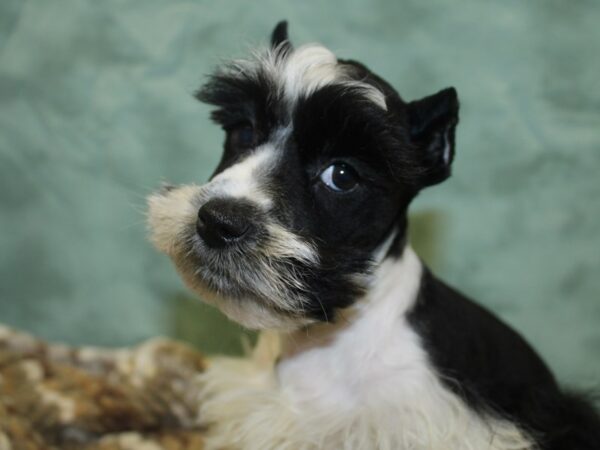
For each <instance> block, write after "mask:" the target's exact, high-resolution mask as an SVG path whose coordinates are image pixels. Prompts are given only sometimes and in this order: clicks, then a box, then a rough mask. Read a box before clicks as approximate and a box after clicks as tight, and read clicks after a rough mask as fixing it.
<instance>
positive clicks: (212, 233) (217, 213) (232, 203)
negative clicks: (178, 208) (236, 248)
mask: <svg viewBox="0 0 600 450" xmlns="http://www.w3.org/2000/svg"><path fill="white" fill-rule="evenodd" d="M255 221H256V208H255V207H254V206H253V205H251V204H250V203H249V202H247V201H245V200H240V199H236V198H215V199H211V200H209V201H207V202H206V203H205V204H204V205H202V206H201V207H200V209H199V210H198V220H197V222H196V231H197V232H198V235H199V236H200V238H202V240H203V241H204V243H205V244H206V245H207V246H209V247H211V248H224V247H227V246H230V245H233V244H236V243H241V242H243V241H246V240H248V239H250V238H251V237H252V236H253V235H254V234H255V231H256V223H255Z"/></svg>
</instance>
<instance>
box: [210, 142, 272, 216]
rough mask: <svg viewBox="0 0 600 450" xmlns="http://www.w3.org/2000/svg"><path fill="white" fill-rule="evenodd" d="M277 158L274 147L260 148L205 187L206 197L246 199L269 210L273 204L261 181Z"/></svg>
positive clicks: (267, 145) (264, 146)
mask: <svg viewBox="0 0 600 450" xmlns="http://www.w3.org/2000/svg"><path fill="white" fill-rule="evenodd" d="M276 158H277V155H276V150H275V148H274V147H273V146H272V145H270V144H266V145H263V146H260V147H258V148H257V149H256V150H254V151H253V152H252V154H251V155H250V156H248V157H246V158H245V159H243V160H242V161H240V162H238V163H237V164H234V165H232V166H231V167H228V168H227V169H225V170H224V171H223V172H221V173H219V174H218V175H217V176H216V177H214V178H213V179H212V181H211V182H210V183H208V184H207V185H205V186H204V187H203V189H204V190H205V195H206V196H207V197H208V198H210V197H234V198H244V199H247V200H248V201H250V202H252V203H257V204H258V205H259V206H260V207H262V208H263V209H269V208H270V207H271V203H272V202H271V199H270V198H269V197H268V196H267V195H266V193H265V190H264V188H263V186H262V185H261V181H260V180H261V179H263V180H264V179H265V177H264V176H262V175H263V174H264V173H265V172H266V173H268V172H269V171H270V169H271V167H272V166H273V165H274V164H275V160H276Z"/></svg>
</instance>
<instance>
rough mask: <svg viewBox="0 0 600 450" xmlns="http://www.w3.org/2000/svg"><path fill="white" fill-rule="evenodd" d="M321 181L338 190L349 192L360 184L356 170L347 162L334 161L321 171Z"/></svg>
mask: <svg viewBox="0 0 600 450" xmlns="http://www.w3.org/2000/svg"><path fill="white" fill-rule="evenodd" d="M320 178H321V181H322V182H323V183H325V185H326V186H327V187H329V188H330V189H332V190H334V191H336V192H348V191H351V190H352V189H354V188H355V187H356V185H358V180H359V177H358V174H357V173H356V170H354V169H353V168H352V167H350V166H349V165H348V164H345V163H334V164H332V165H330V166H329V167H327V169H325V170H324V171H323V172H321V177H320Z"/></svg>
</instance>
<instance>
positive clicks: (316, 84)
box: [233, 44, 387, 110]
mask: <svg viewBox="0 0 600 450" xmlns="http://www.w3.org/2000/svg"><path fill="white" fill-rule="evenodd" d="M233 66H234V67H235V68H236V70H239V71H240V72H242V73H244V74H246V75H247V74H248V73H250V74H252V73H254V74H259V73H264V74H267V75H268V77H269V78H270V79H272V80H273V81H274V82H275V84H276V86H277V88H278V89H279V91H280V92H279V93H280V95H282V96H283V97H284V98H285V99H286V100H287V101H288V102H289V103H290V104H292V105H293V104H295V102H296V101H297V99H298V98H299V97H301V96H307V95H310V94H311V93H313V92H315V91H317V90H318V89H320V88H322V87H324V86H326V85H330V84H337V85H342V86H347V87H348V88H353V89H356V90H357V91H358V92H361V93H362V94H363V95H364V97H365V99H367V100H369V101H371V102H373V103H375V104H376V105H378V106H379V107H380V108H382V109H384V110H387V105H386V102H385V96H384V95H383V93H382V92H381V91H380V90H379V89H377V88H376V87H375V86H372V85H370V84H368V83H365V82H362V81H358V80H353V79H352V77H351V76H350V73H349V71H348V69H347V68H346V67H345V66H343V65H341V64H338V60H337V58H336V56H335V55H334V54H333V53H332V52H331V51H330V50H329V49H327V48H325V47H323V46H322V45H319V44H307V45H303V46H301V47H298V48H297V49H295V50H292V51H290V52H286V51H284V49H283V48H281V47H277V48H269V49H266V50H265V49H261V50H256V51H254V52H253V58H251V59H248V60H236V61H234V64H233Z"/></svg>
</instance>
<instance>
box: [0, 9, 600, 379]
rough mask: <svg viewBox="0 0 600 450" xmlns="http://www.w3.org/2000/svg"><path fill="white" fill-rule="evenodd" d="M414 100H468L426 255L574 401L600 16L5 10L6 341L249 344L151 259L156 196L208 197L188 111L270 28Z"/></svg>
mask: <svg viewBox="0 0 600 450" xmlns="http://www.w3.org/2000/svg"><path fill="white" fill-rule="evenodd" d="M283 18H286V19H288V20H289V21H290V32H291V36H292V38H293V40H294V41H295V42H297V43H305V42H309V41H320V42H322V43H324V44H326V45H327V46H329V47H331V48H332V49H333V50H335V51H336V52H337V54H338V55H340V56H343V57H351V58H356V59H359V60H361V61H364V62H365V63H366V64H367V65H369V66H371V67H372V68H373V69H374V70H375V71H376V72H378V73H380V74H381V75H382V76H383V77H385V78H387V79H388V80H389V81H390V82H391V83H392V84H393V85H394V86H396V87H397V88H398V90H399V91H400V93H401V94H402V95H403V96H404V97H405V98H406V99H413V98H417V97H420V96H424V95H427V94H430V93H433V92H435V91H437V90H439V89H441V88H444V87H446V86H450V85H451V86H455V87H456V88H457V89H458V92H459V95H460V98H461V101H462V109H461V124H460V126H459V129H458V136H457V142H458V147H457V158H456V161H455V170H454V176H453V178H452V179H451V180H449V181H448V182H446V183H444V184H443V185H440V186H437V187H435V188H432V189H430V190H428V191H427V192H425V193H423V194H422V195H421V196H420V198H418V199H417V201H416V202H415V204H414V208H413V214H412V240H413V242H414V245H415V247H416V248H417V250H418V251H419V253H420V254H421V255H422V257H423V258H424V259H425V260H426V261H427V262H428V263H429V264H431V266H432V267H433V269H434V270H435V271H436V272H437V273H438V274H439V275H441V276H442V278H445V279H446V280H448V281H449V282H451V284H453V285H455V286H457V287H459V288H460V289H462V290H463V291H464V292H466V293H467V294H469V295H471V296H473V297H475V298H477V299H479V300H480V301H481V302H482V303H483V304H485V305H487V306H488V307H489V308H491V309H492V310H494V311H495V312H496V313H497V314H499V315H500V316H501V317H502V318H504V319H505V320H506V321H508V322H509V323H511V324H512V325H513V326H515V327H516V328H518V329H519V330H521V332H522V333H523V334H524V335H525V336H526V337H527V338H528V339H529V340H530V341H531V342H532V343H533V344H534V345H535V347H536V348H538V349H539V350H540V352H541V353H542V354H543V356H544V357H545V358H546V359H547V360H548V362H549V363H550V365H551V366H552V367H553V368H554V369H555V370H556V372H557V373H558V375H559V377H560V378H561V379H562V380H563V381H565V382H568V383H570V384H577V385H583V386H592V385H593V384H594V383H598V382H599V381H600V298H599V297H600V236H599V235H600V224H599V221H600V181H599V177H600V57H599V55H600V28H599V27H598V23H600V2H598V1H597V0H589V1H584V0H573V1H564V0H563V1H559V0H556V1H553V0H530V1H527V2H525V1H522V0H521V1H519V0H505V1H496V2H482V1H479V0H460V1H458V0H435V1H427V2H423V1H420V0H411V1H398V0H389V1H388V0H378V1H359V0H353V1H344V2H333V1H332V2H323V1H321V2H311V1H302V2H300V1H287V2H285V1H280V0H277V1H275V0H272V1H255V2H249V1H244V0H235V1H232V0H228V1H226V2H225V1H223V2H215V1H208V0H201V1H189V0H188V1H183V0H169V1H158V0H154V1H151V0H144V1H140V0H137V1H93V0H90V1H76V2H73V1H66V0H64V1H59V0H53V1H43V0H38V1H33V0H30V1H25V0H2V1H1V2H0V322H3V323H5V324H9V325H11V326H16V327H20V328H21V329H24V330H27V331H29V332H33V333H35V334H37V335H39V336H41V337H43V338H47V339H52V340H59V341H66V342H68V343H71V344H101V345H111V346H113V345H126V344H131V343H135V342H138V341H140V340H141V339H144V338H148V337H151V336H155V335H168V336H172V337H176V338H180V339H183V340H187V341H190V342H192V343H194V344H196V345H198V346H200V347H201V348H203V349H205V350H207V351H209V352H235V351H239V349H240V347H241V346H240V343H239V341H240V338H239V336H240V330H239V328H237V327H235V326H233V325H231V324H229V323H228V322H227V321H226V320H225V319H223V318H222V317H221V316H220V315H219V314H218V313H216V312H215V311H213V310H212V309H210V308H208V307H205V306H202V305H200V303H199V302H197V301H196V300H195V299H193V298H192V297H191V296H190V295H189V294H188V293H187V292H186V290H185V288H184V287H183V285H182V283H181V282H180V280H179V279H178V277H177V276H176V274H175V271H174V269H173V268H172V266H171V265H170V263H169V261H168V260H167V258H166V257H164V256H162V255H159V254H158V253H156V252H155V251H154V250H153V249H152V248H151V246H150V244H149V243H148V242H147V240H146V229H145V224H144V208H145V206H144V197H145V196H146V195H147V194H148V193H149V192H150V191H151V190H152V189H154V188H155V187H157V186H158V185H159V183H160V182H161V180H169V181H172V182H174V183H183V182H203V181H204V180H206V178H207V177H208V175H209V174H210V172H211V169H212V168H213V167H214V166H215V164H216V162H217V159H218V157H219V151H220V150H219V149H220V145H221V141H222V138H223V136H222V134H221V131H220V130H219V129H218V128H217V127H216V126H213V125H212V124H210V123H209V120H208V108H207V107H205V106H204V105H201V104H199V103H197V102H196V101H195V100H194V99H193V98H192V94H193V92H194V90H195V89H196V88H197V87H198V86H199V84H200V83H201V80H202V79H203V77H204V76H205V75H206V74H207V73H208V72H209V71H210V69H211V68H212V67H213V66H214V65H215V64H216V63H217V62H218V61H219V60H220V59H221V58H223V57H226V56H232V55H237V56H240V55H242V54H243V53H244V52H245V50H246V49H247V48H248V47H249V46H251V45H252V44H256V43H264V42H265V41H266V38H267V35H268V33H269V32H270V30H271V29H272V27H273V26H274V24H275V23H276V21H278V20H280V19H283Z"/></svg>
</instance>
